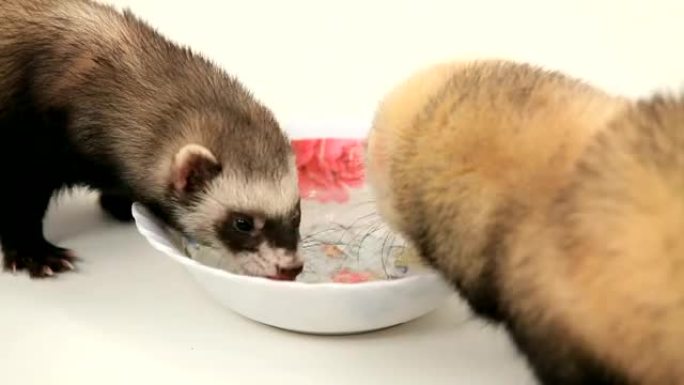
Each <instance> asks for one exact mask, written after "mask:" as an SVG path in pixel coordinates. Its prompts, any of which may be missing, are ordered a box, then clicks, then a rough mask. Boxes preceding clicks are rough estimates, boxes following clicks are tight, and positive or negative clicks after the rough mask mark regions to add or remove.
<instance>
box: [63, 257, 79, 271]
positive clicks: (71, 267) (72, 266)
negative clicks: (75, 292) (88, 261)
mask: <svg viewBox="0 0 684 385" xmlns="http://www.w3.org/2000/svg"><path fill="white" fill-rule="evenodd" d="M62 265H64V267H66V268H67V269H69V270H75V269H76V267H75V266H74V264H73V263H71V262H69V261H67V260H66V259H63V260H62Z"/></svg>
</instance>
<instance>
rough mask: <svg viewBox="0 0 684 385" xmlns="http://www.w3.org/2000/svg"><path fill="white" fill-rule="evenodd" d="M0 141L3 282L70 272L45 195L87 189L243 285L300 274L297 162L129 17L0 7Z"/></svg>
mask: <svg viewBox="0 0 684 385" xmlns="http://www.w3.org/2000/svg"><path fill="white" fill-rule="evenodd" d="M0 131H1V132H2V134H1V135H2V136H1V138H2V143H3V151H1V152H0V165H1V166H0V167H2V175H3V177H4V184H3V186H2V188H1V189H0V237H1V239H2V248H3V252H4V266H5V268H6V269H16V270H22V269H26V270H28V271H29V273H30V274H31V276H33V277H43V276H48V275H53V274H54V273H56V272H60V271H64V270H67V269H71V268H72V267H73V254H72V253H71V252H70V251H68V250H66V249H63V248H60V247H57V246H55V245H53V244H51V243H50V242H49V241H47V240H46V239H45V237H44V235H43V229H42V224H41V223H42V220H43V216H44V214H45V211H46V207H47V206H48V201H49V199H50V197H51V196H52V195H53V193H54V192H55V191H57V190H59V189H61V188H63V187H68V186H78V185H85V186H88V187H91V188H94V189H98V190H100V191H101V192H102V194H101V198H100V202H101V205H102V206H103V208H104V209H105V210H106V211H108V212H109V213H110V214H112V215H114V216H115V217H117V218H119V219H123V220H129V219H130V205H131V201H139V202H141V203H143V204H145V205H146V206H148V207H149V208H151V209H152V210H153V211H154V212H155V213H156V214H157V215H159V217H160V218H162V219H163V220H164V221H165V222H166V223H168V224H169V225H170V226H172V227H174V228H176V229H177V230H179V231H181V232H182V233H184V234H186V235H187V236H189V237H191V238H194V239H195V240H196V241H198V242H200V243H204V244H207V245H210V246H213V247H218V248H221V249H223V250H225V251H226V254H227V256H230V258H235V259H236V260H237V262H238V264H239V265H240V266H242V269H243V271H242V272H243V273H244V274H249V275H258V276H278V277H281V278H282V277H283V276H285V277H289V278H294V276H295V275H296V274H297V273H298V272H299V271H300V270H301V266H302V263H301V260H300V258H299V257H298V253H297V249H298V244H299V220H300V213H299V194H298V188H297V175H296V169H295V162H294V155H293V153H292V151H291V147H290V144H289V141H288V139H287V138H286V136H285V135H284V133H283V132H282V130H281V129H280V127H279V124H278V123H277V121H276V119H275V118H274V116H273V115H272V113H271V112H270V111H269V110H268V109H267V108H266V107H264V106H263V105H261V104H260V103H259V102H257V101H256V100H255V99H254V98H253V97H252V96H251V95H250V93H249V92H248V91H247V90H246V89H245V88H243V86H242V85H241V84H240V83H239V82H238V81H237V80H236V79H234V78H233V77H231V76H229V75H227V74H226V73H224V72H223V71H222V70H221V69H219V68H217V67H216V66H215V65H213V64H212V63H210V62H209V61H208V60H206V59H204V58H202V57H200V56H198V55H196V54H194V53H192V52H191V51H190V50H188V49H186V48H183V47H179V46H177V45H175V44H174V43H172V42H170V41H169V40H167V39H165V38H164V37H163V36H161V35H160V34H159V33H157V32H156V31H155V30H153V29H152V28H151V27H149V26H148V25H146V24H144V23H143V22H142V21H141V20H139V19H137V18H136V17H135V16H134V15H132V14H131V13H130V12H128V11H126V12H124V13H119V12H117V11H116V10H115V9H113V8H110V7H108V6H104V5H101V4H97V3H94V2H91V1H87V0H4V1H2V2H1V4H0Z"/></svg>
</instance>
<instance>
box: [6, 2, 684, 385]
mask: <svg viewBox="0 0 684 385" xmlns="http://www.w3.org/2000/svg"><path fill="white" fill-rule="evenodd" d="M115 3H116V4H117V5H126V6H130V7H131V8H132V10H133V11H134V12H136V13H138V14H139V15H141V16H142V17H144V18H145V19H147V20H149V21H150V23H152V24H153V25H154V26H156V27H157V28H158V29H159V30H160V31H161V32H163V33H165V34H166V35H168V36H169V37H171V38H172V39H173V40H176V41H178V42H181V43H185V44H189V45H191V46H192V47H193V48H194V49H195V50H197V51H199V52H202V53H203V54H205V55H206V56H208V57H209V58H211V59H213V60H215V61H216V62H217V63H219V64H220V65H221V66H223V67H225V68H226V69H227V70H228V71H230V72H231V73H234V74H236V75H238V76H239V77H240V78H241V79H242V81H243V82H244V83H245V84H246V85H247V86H248V87H249V88H251V89H252V90H253V91H254V92H255V93H256V95H257V96H258V97H259V98H261V99H262V100H263V101H264V102H266V103H267V104H268V105H269V106H271V107H272V108H273V110H274V111H275V112H276V114H277V116H278V117H279V119H280V120H281V122H282V123H283V125H284V126H285V127H287V129H288V130H289V131H290V133H292V134H293V135H295V136H312V135H313V136H331V135H332V136H363V135H365V133H366V131H367V129H368V124H369V122H370V119H371V117H372V113H373V110H374V108H375V103H376V102H377V100H378V98H379V97H381V96H382V94H383V93H384V92H385V91H386V90H387V89H388V88H389V87H391V86H392V85H393V84H394V83H395V82H396V81H398V80H400V79H401V78H402V77H404V76H405V75H407V74H408V73H409V72H411V71H413V70H415V69H417V68H419V67H421V66H423V65H427V64H430V63H432V62H435V61H441V60H448V59H452V58H460V57H464V56H469V57H472V56H475V55H484V56H496V57H507V58H514V59H519V60H528V61H533V62H535V63H537V64H540V65H544V66H548V67H551V68H555V69H560V70H564V71H566V72H568V73H570V74H572V75H575V76H580V77H583V78H585V79H587V80H589V81H591V82H594V83H595V84H597V85H599V86H602V87H605V88H606V89H609V90H611V91H614V92H620V93H625V94H628V95H632V96H637V95H643V94H646V93H648V92H650V91H652V90H655V89H659V88H668V89H678V88H679V87H680V84H681V82H682V80H684V56H683V55H682V49H681V44H680V43H681V39H682V36H684V24H683V23H682V20H683V19H684V2H682V1H678V0H673V1H665V0H660V1H656V0H648V1H629V0H622V1H607V0H606V1H587V0H575V1H563V2H560V1H555V2H554V1H548V0H547V1H532V0H517V1H493V0H489V1H470V2H465V1H456V0H450V1H447V0H445V1H436V0H431V1H428V0H420V1H417V0H416V1H401V0H395V1H380V0H376V1H372V0H366V1H359V0H353V1H351V0H346V1H342V0H340V1H320V0H319V1H304V0H280V1H278V0H272V1H266V0H244V1H240V2H238V1H208V0H193V1H177V2H171V1H169V0H147V1H146V0H117V1H116V2H115ZM592 3H593V5H592ZM92 198H93V197H92V196H81V195H78V196H77V197H76V198H75V199H68V200H65V201H63V203H62V204H61V205H60V206H59V207H57V208H56V207H54V206H53V207H52V208H51V211H50V216H49V220H48V221H47V229H48V235H49V237H50V239H51V240H53V241H55V242H57V243H59V244H61V245H63V246H66V247H70V248H73V249H74V250H76V251H77V252H78V254H79V255H80V256H81V257H82V258H83V262H82V263H81V264H79V267H80V271H79V272H78V273H76V274H67V275H64V276H61V277H59V278H58V279H57V280H50V281H41V282H38V281H31V280H29V279H27V278H26V277H25V276H16V277H15V276H11V275H9V274H0V305H2V308H0V383H2V384H9V385H15V384H18V385H23V384H41V385H46V384H70V385H73V384H129V383H133V384H137V383H145V384H157V383H163V384H190V383H195V382H196V383H199V384H203V385H209V384H241V385H242V384H261V383H269V384H316V385H319V384H332V385H336V384H340V385H348V384H393V385H396V384H426V385H431V384H440V385H441V384H445V385H446V384H458V383H461V384H469V385H470V384H473V385H478V384H505V385H515V384H532V383H533V382H532V380H531V378H530V375H529V373H528V371H527V370H526V368H525V364H524V362H522V361H521V360H520V359H519V358H518V357H517V356H516V354H515V352H514V350H513V348H512V347H511V345H510V344H509V342H508V340H507V338H506V337H505V335H503V334H502V333H500V331H498V330H496V329H494V328H492V327H487V326H485V325H484V324H482V323H480V322H477V321H472V320H470V318H469V317H470V316H469V314H468V312H467V311H466V310H465V309H464V308H463V306H462V304H460V302H458V301H457V300H456V299H454V300H453V301H451V302H449V304H448V305H447V306H445V307H444V308H443V309H439V310H438V311H436V312H435V313H433V314H430V315H428V316H426V317H424V318H422V319H420V320H417V321H415V322H412V323H410V324H407V325H404V326H401V327H397V328H393V329H389V330H386V331H382V332H377V333H371V334H366V335H360V336H352V337H338V338H324V337H311V336H303V335H296V334H291V333H287V332H283V331H278V330H274V329H272V328H269V327H265V326H262V325H257V324H255V323H253V322H251V321H248V320H245V319H243V318H241V317H239V316H237V315H235V314H232V313H230V312H228V311H226V310H225V309H222V308H219V307H217V306H216V305H215V304H214V303H213V302H211V301H209V300H208V299H207V298H206V297H205V296H204V295H203V293H202V292H201V291H199V289H198V288H197V287H196V286H195V285H194V284H193V282H192V281H190V278H189V277H188V276H187V275H186V274H185V273H184V272H183V271H182V270H181V269H180V268H179V267H178V266H176V265H175V264H173V263H172V262H170V261H168V260H166V259H165V258H164V257H163V256H162V255H160V254H159V253H157V252H155V251H153V250H152V249H151V248H150V247H149V245H148V244H147V243H146V242H145V241H144V240H143V239H142V237H141V236H140V235H139V234H137V232H136V231H135V229H134V228H133V226H130V225H119V224H114V223H112V222H111V221H108V220H106V219H104V218H103V217H102V215H101V213H100V212H99V211H98V209H97V208H96V207H95V205H94V204H93V201H92Z"/></svg>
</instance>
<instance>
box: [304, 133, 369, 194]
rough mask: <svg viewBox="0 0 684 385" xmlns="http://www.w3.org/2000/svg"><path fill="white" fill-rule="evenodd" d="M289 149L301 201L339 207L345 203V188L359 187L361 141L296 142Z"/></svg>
mask: <svg viewBox="0 0 684 385" xmlns="http://www.w3.org/2000/svg"><path fill="white" fill-rule="evenodd" d="M292 146H293V149H294V152H295V156H296V158H297V171H298V176H299V189H300V194H301V196H302V198H303V199H314V200H317V201H319V202H321V203H328V202H337V203H343V202H346V201H347V200H348V199H349V191H348V189H349V188H358V187H361V186H362V185H363V183H364V180H365V170H364V161H363V154H364V143H363V141H362V140H358V139H299V140H293V141H292Z"/></svg>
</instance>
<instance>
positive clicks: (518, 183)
mask: <svg viewBox="0 0 684 385" xmlns="http://www.w3.org/2000/svg"><path fill="white" fill-rule="evenodd" d="M367 139H368V141H367V154H366V159H367V164H368V180H369V183H370V186H371V187H372V190H373V192H374V195H375V198H376V202H377V205H378V211H379V214H380V215H381V217H382V218H383V219H384V221H385V222H386V223H387V224H388V225H389V226H390V228H391V229H392V230H394V231H396V232H397V233H399V234H400V235H402V236H403V237H404V238H405V239H406V240H407V241H408V243H409V244H410V246H411V247H412V248H414V249H415V251H416V252H417V253H418V254H419V255H420V256H421V257H422V258H423V259H424V260H425V261H427V262H428V263H429V264H430V265H432V266H433V267H434V268H435V269H436V270H437V271H439V272H441V273H442V275H443V276H444V277H445V278H446V279H447V280H448V281H449V282H451V283H452V284H453V285H454V288H455V289H456V290H457V291H458V292H459V293H460V294H461V295H462V297H463V298H464V299H465V300H466V302H467V303H468V304H469V305H470V307H471V309H472V310H473V311H474V313H475V314H477V315H478V316H480V317H482V318H483V319H485V320H487V321H489V322H493V323H497V324H502V325H504V326H505V327H506V329H507V330H508V331H509V333H510V335H511V337H512V340H513V342H514V343H515V345H516V346H517V347H518V349H519V351H520V352H521V353H522V354H523V355H524V356H525V357H526V358H527V361H528V362H529V364H530V367H531V369H532V371H533V373H534V375H535V376H536V378H537V379H538V380H539V381H540V382H541V383H543V384H549V385H550V384H554V385H575V384H683V383H684V365H682V363H683V362H684V270H682V269H681V266H684V242H682V241H680V238H679V236H680V233H681V232H682V230H684V204H683V203H682V202H683V201H682V198H681V197H682V196H684V173H683V171H684V155H682V154H684V151H683V150H684V99H683V98H672V97H670V98H668V97H664V96H654V97H652V98H651V99H645V100H631V99H628V98H626V97H622V96H619V95H612V94H609V93H608V92H605V91H603V90H600V89H597V88H596V87H594V86H591V85H589V84H587V83H585V82H583V81H581V80H579V79H576V78H573V77H570V76H567V75H565V74H562V73H560V72H558V71H553V70H549V69H544V68H541V67H537V66H533V65H531V64H527V63H520V62H514V61H507V60H495V59H491V60H487V59H482V60H474V61H467V62H451V63H443V64H439V65H435V66H432V67H428V68H426V69H424V70H422V71H417V72H416V73H414V74H413V75H412V76H410V77H409V78H408V79H406V80H405V81H403V82H402V83H400V84H399V85H397V86H396V88H395V89H393V90H390V92H388V93H387V95H385V96H384V97H383V99H382V100H381V101H380V103H379V106H378V108H377V111H376V114H375V117H374V120H373V124H372V128H371V131H370V132H369V134H368V138H367Z"/></svg>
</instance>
